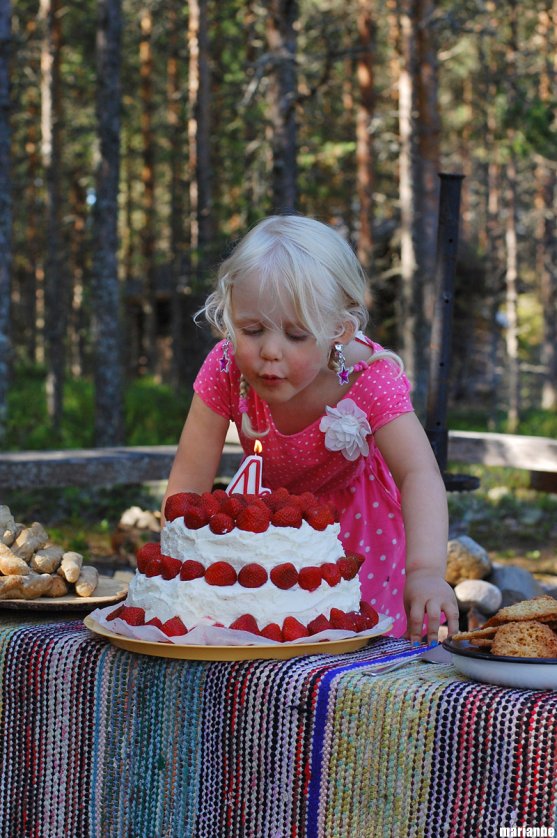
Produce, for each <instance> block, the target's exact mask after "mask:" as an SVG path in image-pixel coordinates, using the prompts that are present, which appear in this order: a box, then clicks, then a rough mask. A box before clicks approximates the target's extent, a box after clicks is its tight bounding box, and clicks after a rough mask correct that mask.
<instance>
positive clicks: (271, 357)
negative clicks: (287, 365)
mask: <svg viewBox="0 0 557 838" xmlns="http://www.w3.org/2000/svg"><path fill="white" fill-rule="evenodd" d="M281 356H282V350H281V346H280V337H279V335H277V334H276V333H273V332H270V331H269V332H267V334H266V335H265V340H264V341H263V343H262V345H261V357H262V358H264V359H265V360H266V361H278V360H279V359H280V357H281Z"/></svg>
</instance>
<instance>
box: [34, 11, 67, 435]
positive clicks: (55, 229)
mask: <svg viewBox="0 0 557 838" xmlns="http://www.w3.org/2000/svg"><path fill="white" fill-rule="evenodd" d="M39 16H40V19H41V21H42V24H43V27H44V29H43V32H44V35H43V42H42V51H41V111H42V112H41V135H42V137H41V145H42V159H43V167H44V172H45V184H46V195H45V202H46V226H47V234H46V258H45V276H44V303H45V353H46V365H47V379H46V395H47V410H48V415H49V418H50V420H51V422H52V425H53V427H54V428H55V429H59V428H60V425H61V422H62V412H63V396H64V379H65V362H66V348H65V336H66V323H67V316H68V307H69V298H68V285H69V283H68V280H67V276H66V265H65V264H64V257H63V253H64V250H63V236H62V207H61V204H62V198H61V188H62V181H61V168H62V167H61V127H62V99H61V95H60V50H61V42H62V32H61V15H60V3H59V0H41V2H40V8H39Z"/></svg>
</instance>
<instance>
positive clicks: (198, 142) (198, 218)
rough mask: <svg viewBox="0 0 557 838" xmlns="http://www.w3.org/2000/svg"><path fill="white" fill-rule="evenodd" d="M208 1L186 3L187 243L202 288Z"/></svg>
mask: <svg viewBox="0 0 557 838" xmlns="http://www.w3.org/2000/svg"><path fill="white" fill-rule="evenodd" d="M207 2H208V0H191V2H190V4H189V25H188V46H189V57H190V60H189V80H188V104H189V119H188V145H189V170H190V171H189V182H190V244H191V258H192V268H193V274H194V285H196V286H198V285H199V283H201V285H203V282H204V280H205V279H206V272H207V248H208V246H209V244H210V241H211V230H212V218H211V205H212V199H211V158H210V149H211V141H210V140H211V138H210V114H211V83H210V81H211V80H210V71H209V44H208V35H207V25H208V21H207Z"/></svg>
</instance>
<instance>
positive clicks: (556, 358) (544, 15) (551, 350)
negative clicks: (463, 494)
mask: <svg viewBox="0 0 557 838" xmlns="http://www.w3.org/2000/svg"><path fill="white" fill-rule="evenodd" d="M539 24H540V25H539V29H540V34H541V37H542V39H543V41H544V49H543V52H542V54H543V55H544V56H545V57H546V59H545V62H544V65H543V67H542V72H541V74H540V99H541V100H542V102H545V103H546V107H547V108H550V107H551V102H552V101H554V99H555V96H556V95H557V82H556V74H557V0H553V6H552V8H551V9H548V10H544V11H541V12H539ZM538 184H539V188H538V212H539V215H540V224H539V233H538V252H539V254H541V258H539V259H538V274H539V276H540V301H541V304H542V310H543V339H542V352H541V360H542V363H543V366H544V374H543V384H542V400H541V401H542V407H543V408H544V409H545V410H554V409H555V408H556V407H557V232H556V229H555V219H556V199H557V175H556V173H555V169H554V167H552V166H547V165H546V164H545V163H543V164H540V165H539V166H538Z"/></svg>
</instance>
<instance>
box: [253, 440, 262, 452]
mask: <svg viewBox="0 0 557 838" xmlns="http://www.w3.org/2000/svg"><path fill="white" fill-rule="evenodd" d="M262 451H263V446H262V445H261V443H260V442H259V440H258V439H256V440H255V444H254V446H253V453H254V454H261V452H262Z"/></svg>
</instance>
